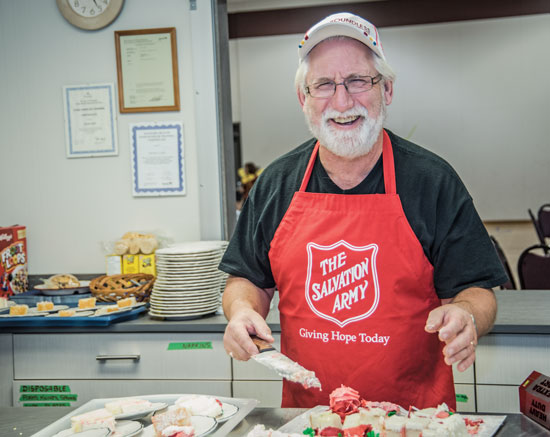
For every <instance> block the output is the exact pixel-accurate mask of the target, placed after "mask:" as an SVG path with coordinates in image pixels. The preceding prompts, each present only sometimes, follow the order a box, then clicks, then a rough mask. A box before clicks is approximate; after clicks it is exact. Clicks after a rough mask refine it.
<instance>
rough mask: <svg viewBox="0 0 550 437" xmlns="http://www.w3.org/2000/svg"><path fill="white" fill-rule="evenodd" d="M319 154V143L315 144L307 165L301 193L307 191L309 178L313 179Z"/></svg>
mask: <svg viewBox="0 0 550 437" xmlns="http://www.w3.org/2000/svg"><path fill="white" fill-rule="evenodd" d="M318 152H319V141H317V142H316V143H315V147H314V148H313V152H312V153H311V157H310V158H309V162H308V163H307V168H306V173H305V174H304V177H303V179H302V185H300V191H302V192H304V191H306V188H307V184H308V182H309V178H310V177H311V172H312V171H313V166H314V165H315V160H316V159H317V153H318Z"/></svg>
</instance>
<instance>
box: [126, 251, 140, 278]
mask: <svg viewBox="0 0 550 437" xmlns="http://www.w3.org/2000/svg"><path fill="white" fill-rule="evenodd" d="M122 273H124V274H127V273H139V257H138V255H129V254H126V255H122Z"/></svg>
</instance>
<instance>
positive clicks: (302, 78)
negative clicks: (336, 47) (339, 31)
mask: <svg viewBox="0 0 550 437" xmlns="http://www.w3.org/2000/svg"><path fill="white" fill-rule="evenodd" d="M347 39H352V40H354V41H357V40H356V39H354V38H350V37H347V36H331V37H330V38H327V39H325V40H323V41H322V42H324V41H330V40H347ZM365 48H366V49H367V50H368V53H370V56H371V57H372V58H371V59H374V68H375V69H376V71H377V72H378V74H381V75H382V83H383V82H385V81H387V80H388V81H390V82H395V78H396V75H395V73H394V71H393V69H392V68H391V67H390V65H389V64H388V63H387V62H386V61H385V60H384V59H382V58H381V57H379V56H378V55H377V54H376V53H374V52H373V51H372V50H371V49H369V48H368V47H367V46H365ZM310 53H311V51H310V52H309V53H308V54H307V55H306V57H305V58H304V59H303V60H302V61H301V62H300V63H299V64H298V69H297V70H296V76H295V77H294V86H295V88H296V91H298V92H302V93H303V94H305V93H306V76H307V72H308V70H309V55H310Z"/></svg>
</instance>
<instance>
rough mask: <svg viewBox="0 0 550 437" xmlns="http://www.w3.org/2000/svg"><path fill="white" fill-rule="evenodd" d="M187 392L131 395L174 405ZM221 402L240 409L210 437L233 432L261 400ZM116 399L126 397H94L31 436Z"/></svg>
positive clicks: (43, 436) (47, 436) (44, 435)
mask: <svg viewBox="0 0 550 437" xmlns="http://www.w3.org/2000/svg"><path fill="white" fill-rule="evenodd" d="M184 394H187V393H182V394H169V395H167V394H164V395H143V396H131V397H132V398H139V399H145V400H148V401H149V402H164V403H166V404H168V405H172V404H173V403H174V402H175V401H176V399H178V398H179V397H181V396H183V395H184ZM216 398H217V399H219V400H220V401H221V402H225V403H228V404H233V405H236V406H237V407H239V411H238V412H237V413H236V414H235V415H234V416H233V417H231V418H230V419H229V420H227V421H226V422H224V423H219V424H218V426H217V428H216V430H215V431H214V432H213V433H211V434H209V437H223V436H226V435H227V434H229V433H230V432H231V430H232V429H233V428H235V426H236V425H237V424H238V423H239V422H240V421H241V420H243V419H244V418H245V417H246V416H247V414H248V413H250V412H251V411H252V410H253V409H254V407H256V405H258V403H259V401H257V400H256V399H241V398H226V397H221V396H216ZM115 399H124V398H106V399H93V400H91V401H89V402H86V403H85V404H84V405H82V406H81V407H79V408H77V409H76V410H74V411H71V412H70V413H69V414H67V415H65V416H63V417H62V418H61V419H59V420H56V421H55V422H54V423H52V424H51V425H48V426H47V427H46V428H43V429H41V430H40V431H38V432H37V433H35V434H33V435H32V436H31V437H51V436H52V435H55V434H57V433H58V432H60V431H63V430H64V429H67V428H70V427H71V417H73V416H76V415H77V414H82V413H86V412H88V411H92V410H97V409H98V408H103V407H104V406H105V403H106V402H110V401H113V400H115ZM139 421H140V422H141V423H143V425H144V427H147V426H149V425H150V424H151V419H150V416H148V417H146V418H144V419H140V420H139Z"/></svg>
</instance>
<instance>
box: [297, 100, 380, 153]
mask: <svg viewBox="0 0 550 437" xmlns="http://www.w3.org/2000/svg"><path fill="white" fill-rule="evenodd" d="M305 115H306V122H307V124H308V127H309V130H310V132H311V133H312V134H313V136H314V137H315V138H317V139H318V140H319V142H320V143H321V144H322V145H323V146H324V147H326V148H327V149H328V150H330V151H331V152H332V153H334V154H335V155H337V156H341V157H343V158H357V157H358V156H363V155H366V154H367V153H369V152H370V151H371V149H372V146H374V143H375V142H376V140H377V139H378V136H379V135H380V131H381V130H382V127H383V125H384V121H385V120H386V103H385V102H384V100H382V103H381V106H380V113H379V114H378V117H376V118H371V117H369V113H368V111H367V108H365V107H364V106H362V105H356V106H354V107H353V108H351V109H349V110H347V111H346V112H338V111H335V110H333V109H327V110H325V112H323V116H322V119H321V122H320V123H319V125H315V124H313V122H312V113H311V109H310V107H309V106H308V105H307V104H306V106H305ZM357 115H359V116H361V117H363V119H362V120H361V121H360V126H358V127H357V128H355V129H353V130H340V129H338V128H337V127H335V126H332V125H331V124H330V122H329V120H330V119H331V118H336V117H346V116H357Z"/></svg>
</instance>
